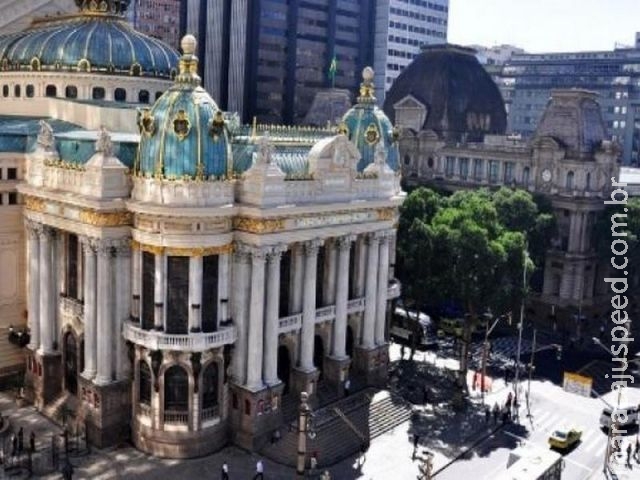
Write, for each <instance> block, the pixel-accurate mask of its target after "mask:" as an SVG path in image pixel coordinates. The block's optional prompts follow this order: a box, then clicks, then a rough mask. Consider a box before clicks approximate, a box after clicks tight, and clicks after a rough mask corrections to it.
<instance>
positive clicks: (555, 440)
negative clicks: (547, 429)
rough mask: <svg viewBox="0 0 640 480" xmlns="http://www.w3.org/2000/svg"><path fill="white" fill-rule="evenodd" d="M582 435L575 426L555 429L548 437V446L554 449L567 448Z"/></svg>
mask: <svg viewBox="0 0 640 480" xmlns="http://www.w3.org/2000/svg"><path fill="white" fill-rule="evenodd" d="M581 437H582V431H581V430H578V429H576V428H564V429H560V430H555V431H554V432H553V433H552V434H551V436H550V437H549V446H550V447H551V448H555V449H556V450H568V449H570V448H571V447H573V446H574V445H576V444H577V443H578V442H579V441H580V438H581Z"/></svg>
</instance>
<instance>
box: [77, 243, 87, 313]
mask: <svg viewBox="0 0 640 480" xmlns="http://www.w3.org/2000/svg"><path fill="white" fill-rule="evenodd" d="M77 262H78V277H77V280H76V285H78V300H80V301H84V288H82V286H83V285H84V271H85V268H86V267H85V264H84V252H83V251H82V245H81V240H80V238H79V237H78V259H77Z"/></svg>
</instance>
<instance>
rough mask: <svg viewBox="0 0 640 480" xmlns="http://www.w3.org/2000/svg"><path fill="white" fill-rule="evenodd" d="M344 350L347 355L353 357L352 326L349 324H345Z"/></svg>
mask: <svg viewBox="0 0 640 480" xmlns="http://www.w3.org/2000/svg"><path fill="white" fill-rule="evenodd" d="M346 351H347V355H348V356H349V357H350V358H353V328H351V325H347V345H346Z"/></svg>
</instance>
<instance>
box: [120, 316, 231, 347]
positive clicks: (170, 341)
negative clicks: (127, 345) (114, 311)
mask: <svg viewBox="0 0 640 480" xmlns="http://www.w3.org/2000/svg"><path fill="white" fill-rule="evenodd" d="M122 333H123V335H124V337H125V339H127V340H129V341H130V342H133V343H135V344H137V345H143V346H145V347H146V348H149V349H152V350H162V349H164V350H178V351H180V350H184V351H195V352H201V351H204V350H208V349H210V348H217V347H221V346H223V345H228V344H231V343H233V342H235V341H236V337H237V333H236V328H235V327H234V326H229V327H223V328H221V329H220V330H218V331H217V332H209V333H203V332H197V333H189V334H186V335H179V334H171V333H165V332H159V331H157V330H144V329H142V328H140V327H139V326H138V325H137V324H135V323H132V322H125V323H124V325H123V327H122Z"/></svg>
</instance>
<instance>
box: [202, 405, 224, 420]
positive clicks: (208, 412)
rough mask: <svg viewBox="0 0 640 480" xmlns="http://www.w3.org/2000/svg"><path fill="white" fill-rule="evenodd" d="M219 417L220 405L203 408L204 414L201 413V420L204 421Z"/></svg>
mask: <svg viewBox="0 0 640 480" xmlns="http://www.w3.org/2000/svg"><path fill="white" fill-rule="evenodd" d="M218 416H220V408H219V407H218V405H215V406H213V407H209V408H203V409H202V412H200V418H201V419H202V420H210V419H212V418H216V417H218Z"/></svg>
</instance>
